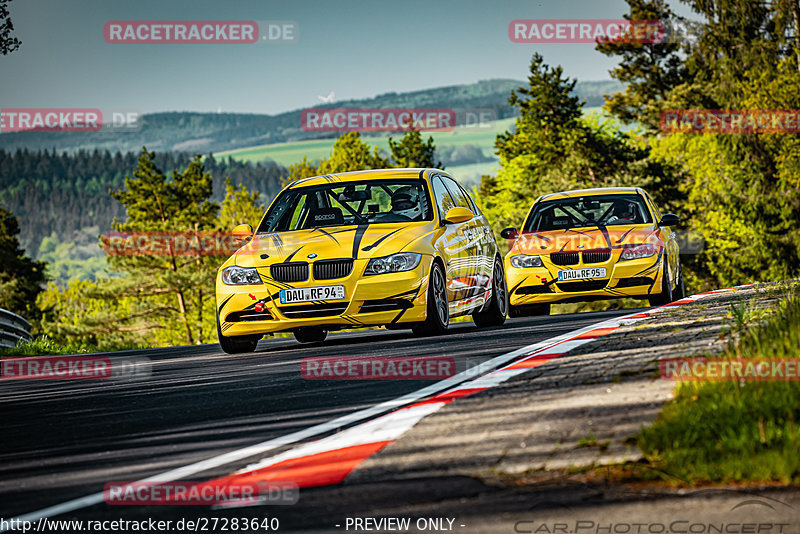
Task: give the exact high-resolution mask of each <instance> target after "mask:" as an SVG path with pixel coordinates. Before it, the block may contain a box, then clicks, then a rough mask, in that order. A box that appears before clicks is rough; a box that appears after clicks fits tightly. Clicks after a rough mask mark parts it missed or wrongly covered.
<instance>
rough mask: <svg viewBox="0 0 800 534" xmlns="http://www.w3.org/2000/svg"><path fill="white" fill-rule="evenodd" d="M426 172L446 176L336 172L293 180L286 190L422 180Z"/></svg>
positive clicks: (396, 171)
mask: <svg viewBox="0 0 800 534" xmlns="http://www.w3.org/2000/svg"><path fill="white" fill-rule="evenodd" d="M426 171H429V172H428V173H427V174H428V175H430V174H432V173H434V172H436V173H442V174H447V173H446V172H444V171H442V170H439V169H426V168H414V169H372V170H363V171H351V172H337V173H335V174H324V175H320V176H312V177H310V178H301V179H299V180H295V181H294V182H292V183H291V184H289V185H288V186H287V189H293V188H295V187H299V186H302V187H307V186H314V185H324V184H329V183H331V182H345V183H346V182H355V181H363V180H381V179H386V178H401V179H406V180H407V179H412V178H423V177H425V175H426ZM448 176H449V175H448Z"/></svg>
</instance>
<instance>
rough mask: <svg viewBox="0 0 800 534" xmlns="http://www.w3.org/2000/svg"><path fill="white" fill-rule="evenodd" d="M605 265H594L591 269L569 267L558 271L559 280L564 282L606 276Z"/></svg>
mask: <svg viewBox="0 0 800 534" xmlns="http://www.w3.org/2000/svg"><path fill="white" fill-rule="evenodd" d="M605 277H606V268H605V267H592V268H590V269H567V270H564V271H558V281H559V282H564V281H566V280H586V279H591V278H605Z"/></svg>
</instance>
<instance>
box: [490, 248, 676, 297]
mask: <svg viewBox="0 0 800 534" xmlns="http://www.w3.org/2000/svg"><path fill="white" fill-rule="evenodd" d="M617 258H618V254H615V255H614V256H612V258H611V259H610V260H609V261H606V262H603V263H591V264H584V263H580V264H576V265H564V266H562V265H554V264H553V263H551V262H550V261H549V259H548V258H546V257H542V261H543V263H544V266H543V267H532V268H527V269H520V268H517V267H512V266H511V262H510V257H506V259H505V268H506V277H507V281H508V288H509V304H510V305H511V306H525V305H531V304H547V303H556V302H584V301H592V300H607V299H615V298H625V297H630V298H647V297H648V296H650V295H654V294H656V293H659V292H660V291H661V279H662V276H663V268H662V265H663V259H662V256H661V254H656V255H654V256H650V257H647V258H640V259H635V260H627V261H622V262H618V261H617ZM591 267H605V269H606V274H607V275H608V276H607V277H606V278H602V279H596V280H580V281H570V282H559V281H558V271H559V270H562V269H583V268H591Z"/></svg>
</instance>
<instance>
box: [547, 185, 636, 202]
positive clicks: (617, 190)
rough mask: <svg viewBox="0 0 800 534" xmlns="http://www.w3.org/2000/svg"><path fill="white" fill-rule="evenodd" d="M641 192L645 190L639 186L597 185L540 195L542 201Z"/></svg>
mask: <svg viewBox="0 0 800 534" xmlns="http://www.w3.org/2000/svg"><path fill="white" fill-rule="evenodd" d="M626 193H627V194H631V193H636V194H641V193H643V191H642V190H641V188H639V187H595V188H593V189H573V190H571V191H561V192H558V193H550V194H547V195H542V196H540V197H539V200H540V201H543V200H555V199H560V198H576V197H590V196H594V195H622V194H626Z"/></svg>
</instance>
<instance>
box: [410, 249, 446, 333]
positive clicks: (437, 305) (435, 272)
mask: <svg viewBox="0 0 800 534" xmlns="http://www.w3.org/2000/svg"><path fill="white" fill-rule="evenodd" d="M449 324H450V308H449V303H448V301H447V286H446V284H445V279H444V272H443V271H442V266H441V265H439V263H438V262H433V265H432V266H431V276H430V279H429V280H428V312H427V316H426V318H425V321H424V322H423V323H421V324H418V325H416V326H414V327H413V328H412V330H413V332H414V334H415V335H418V336H434V335H438V334H444V333H445V332H446V331H447V326H448V325H449Z"/></svg>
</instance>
